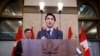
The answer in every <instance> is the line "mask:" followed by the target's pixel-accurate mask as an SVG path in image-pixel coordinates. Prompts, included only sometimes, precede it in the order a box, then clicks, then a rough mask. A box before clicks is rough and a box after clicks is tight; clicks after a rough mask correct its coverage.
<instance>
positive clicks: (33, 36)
mask: <svg viewBox="0 0 100 56" xmlns="http://www.w3.org/2000/svg"><path fill="white" fill-rule="evenodd" d="M31 34H32V35H31V39H34V38H35V35H34V31H33V27H32V28H31Z"/></svg>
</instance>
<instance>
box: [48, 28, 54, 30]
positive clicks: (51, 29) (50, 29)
mask: <svg viewBox="0 0 100 56" xmlns="http://www.w3.org/2000/svg"><path fill="white" fill-rule="evenodd" d="M53 29H54V28H47V29H46V30H47V31H48V30H51V31H53Z"/></svg>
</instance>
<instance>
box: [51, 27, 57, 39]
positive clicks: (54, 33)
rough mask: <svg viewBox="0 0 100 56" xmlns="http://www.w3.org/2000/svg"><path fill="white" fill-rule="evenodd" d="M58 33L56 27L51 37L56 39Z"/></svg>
mask: <svg viewBox="0 0 100 56" xmlns="http://www.w3.org/2000/svg"><path fill="white" fill-rule="evenodd" d="M56 34H57V32H56V30H55V29H54V30H53V32H52V35H51V39H54V38H55V35H56Z"/></svg>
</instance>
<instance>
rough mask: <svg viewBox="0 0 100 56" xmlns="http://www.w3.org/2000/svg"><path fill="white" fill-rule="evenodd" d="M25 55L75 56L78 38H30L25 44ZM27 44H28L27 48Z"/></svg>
mask: <svg viewBox="0 0 100 56" xmlns="http://www.w3.org/2000/svg"><path fill="white" fill-rule="evenodd" d="M23 46H24V47H23V54H24V56H75V55H76V48H77V46H78V41H77V40H67V39H63V40H61V39H47V40H40V39H35V40H28V43H26V44H25V45H23ZM25 46H28V47H27V48H26V47H25Z"/></svg>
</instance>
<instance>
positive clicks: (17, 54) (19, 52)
mask: <svg viewBox="0 0 100 56" xmlns="http://www.w3.org/2000/svg"><path fill="white" fill-rule="evenodd" d="M24 34H25V38H24V39H23V40H27V39H31V29H28V28H27V29H25V31H24ZM14 56H23V51H22V41H21V40H19V41H18V42H17V45H16V49H15V52H14Z"/></svg>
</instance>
